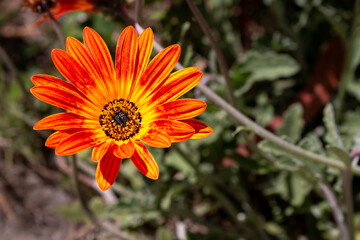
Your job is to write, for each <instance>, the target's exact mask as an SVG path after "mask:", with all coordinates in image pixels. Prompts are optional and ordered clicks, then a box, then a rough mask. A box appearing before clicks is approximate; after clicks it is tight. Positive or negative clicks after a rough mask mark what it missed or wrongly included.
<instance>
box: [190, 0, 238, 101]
mask: <svg viewBox="0 0 360 240" xmlns="http://www.w3.org/2000/svg"><path fill="white" fill-rule="evenodd" d="M186 2H187V4H188V6H189V8H190V10H191V12H192V13H193V15H194V17H195V19H196V20H197V21H198V23H199V25H200V27H201V29H202V30H203V32H204V33H205V35H206V36H207V38H208V39H209V40H210V44H211V47H212V48H213V49H214V51H215V53H216V56H217V58H216V60H217V62H218V64H219V67H220V71H221V74H222V75H223V77H224V78H225V83H226V90H227V93H228V97H229V101H230V103H231V105H232V106H235V96H234V90H233V87H232V84H231V81H230V76H229V68H228V66H227V64H226V61H225V57H224V55H223V54H222V51H221V49H220V47H219V45H218V43H217V41H216V39H215V38H214V36H213V34H212V33H211V29H210V27H209V25H208V24H207V22H206V20H205V18H204V17H203V16H202V14H201V12H200V11H199V9H198V8H197V7H196V5H195V4H194V3H193V2H192V1H191V0H186Z"/></svg>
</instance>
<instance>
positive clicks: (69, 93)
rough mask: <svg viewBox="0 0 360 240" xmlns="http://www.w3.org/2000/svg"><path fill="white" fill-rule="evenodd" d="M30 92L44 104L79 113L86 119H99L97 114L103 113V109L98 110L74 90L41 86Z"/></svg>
mask: <svg viewBox="0 0 360 240" xmlns="http://www.w3.org/2000/svg"><path fill="white" fill-rule="evenodd" d="M30 92H31V93H32V94H33V95H34V96H35V97H37V98H38V99H40V100H42V101H44V102H47V103H49V104H51V105H54V106H57V107H59V108H62V109H65V110H68V111H71V112H74V113H78V114H80V115H82V116H84V117H88V118H97V117H98V116H96V115H97V113H98V112H101V109H98V108H97V107H96V106H95V105H93V104H92V103H90V102H89V101H87V100H86V99H85V98H83V97H82V96H81V95H80V94H79V93H78V92H75V91H73V90H72V89H66V88H58V87H55V86H54V87H53V86H51V87H50V86H39V87H33V88H31V89H30Z"/></svg>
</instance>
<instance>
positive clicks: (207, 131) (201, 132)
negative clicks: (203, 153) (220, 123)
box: [181, 119, 213, 139]
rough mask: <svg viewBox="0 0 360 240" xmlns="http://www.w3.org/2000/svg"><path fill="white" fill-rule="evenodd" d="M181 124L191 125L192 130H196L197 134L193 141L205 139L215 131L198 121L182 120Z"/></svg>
mask: <svg viewBox="0 0 360 240" xmlns="http://www.w3.org/2000/svg"><path fill="white" fill-rule="evenodd" d="M181 122H184V123H186V124H189V125H190V126H191V127H192V128H194V129H195V133H194V135H193V136H192V137H191V139H199V138H204V137H207V136H210V135H211V134H212V133H213V130H212V129H211V128H210V127H209V126H207V125H206V124H205V123H202V122H200V121H198V120H195V119H186V120H181Z"/></svg>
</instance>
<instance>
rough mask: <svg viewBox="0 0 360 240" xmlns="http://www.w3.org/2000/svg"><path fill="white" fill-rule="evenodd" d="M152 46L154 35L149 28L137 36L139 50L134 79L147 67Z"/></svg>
mask: <svg viewBox="0 0 360 240" xmlns="http://www.w3.org/2000/svg"><path fill="white" fill-rule="evenodd" d="M153 44H154V34H153V31H152V30H151V28H147V29H145V30H144V31H143V32H142V33H141V34H140V36H139V50H138V54H137V59H136V65H135V73H134V76H135V77H134V79H135V81H136V80H137V79H138V78H139V77H140V76H141V75H142V74H143V72H144V71H145V68H146V67H147V65H148V63H149V59H150V55H151V51H152V48H153Z"/></svg>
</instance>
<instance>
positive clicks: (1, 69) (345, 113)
mask: <svg viewBox="0 0 360 240" xmlns="http://www.w3.org/2000/svg"><path fill="white" fill-rule="evenodd" d="M194 2H195V4H196V5H197V6H198V8H199V9H200V11H201V13H202V14H203V15H204V17H205V19H206V21H207V23H208V24H209V26H210V27H211V29H212V31H213V34H214V36H215V38H216V40H217V42H218V44H219V46H220V48H221V50H222V51H223V54H224V55H225V57H226V62H227V64H228V66H229V67H230V77H231V83H232V85H233V88H234V94H235V97H236V104H237V107H238V109H239V110H240V111H241V112H243V113H244V114H246V115H247V116H249V117H250V118H252V119H254V120H255V121H256V122H257V123H259V124H260V125H261V126H263V127H264V128H267V129H269V130H271V131H273V132H274V133H276V134H277V135H279V136H282V137H283V138H284V139H286V140H287V141H289V142H291V143H293V144H296V145H298V146H301V147H302V148H304V149H306V150H309V151H312V152H315V153H318V154H321V155H325V156H331V157H334V158H340V159H341V156H345V157H343V158H345V160H346V158H348V157H347V156H348V155H349V153H350V152H352V151H355V153H356V150H357V149H358V148H359V147H360V138H359V133H360V108H359V107H358V103H359V101H360V82H359V79H358V78H359V73H360V72H359V70H358V65H359V62H360V31H359V30H358V28H357V22H356V18H355V17H356V16H357V15H359V14H360V13H359V12H357V10H356V8H354V1H349V0H342V1H338V0H329V1H322V0H314V1H307V0H295V1H285V0H263V1H261V0H223V1H218V0H207V1H200V0H196V1H194ZM21 3H22V1H20V0H13V1H1V2H0V46H1V49H0V50H1V52H0V53H1V56H2V57H1V59H0V111H1V114H0V222H1V223H2V224H0V226H1V227H0V230H1V229H2V228H3V229H2V231H3V232H4V234H5V236H7V238H5V239H96V237H99V238H100V239H111V238H112V237H111V236H109V235H108V234H107V233H106V232H103V231H102V230H99V229H98V228H96V227H92V226H91V225H89V221H88V220H87V218H86V216H85V215H84V214H83V212H82V210H81V208H80V205H79V202H78V201H77V200H76V199H77V198H76V196H75V193H74V191H73V189H72V185H71V179H70V177H69V174H70V171H71V169H70V166H69V163H68V162H67V160H66V159H64V158H61V157H57V156H55V155H54V152H53V150H50V149H47V148H46V147H45V146H44V141H45V139H46V137H47V136H49V134H50V132H48V131H41V132H35V131H33V130H32V126H33V125H34V123H35V122H36V121H37V120H39V119H40V118H42V117H45V116H47V115H49V114H50V113H54V112H56V111H58V110H57V109H55V107H52V106H50V105H48V104H45V103H43V102H40V101H38V100H37V99H35V98H34V97H32V96H31V95H30V94H29V89H30V88H31V87H32V83H31V81H30V77H31V76H32V75H34V74H39V73H45V74H50V75H54V76H59V77H60V74H59V73H58V72H57V70H56V69H55V67H54V65H53V64H52V61H51V57H50V53H51V50H52V49H53V48H62V43H60V42H59V40H58V39H57V37H56V34H55V32H54V30H53V28H52V27H51V24H50V23H48V22H46V21H45V22H43V23H42V24H40V25H34V23H35V22H36V20H37V19H38V18H39V17H40V16H39V15H37V14H35V13H32V12H31V11H30V10H29V9H26V8H21ZM134 9H135V2H134V1H131V0H129V1H127V2H126V3H125V5H124V8H123V10H124V11H125V12H127V14H129V15H130V16H134ZM354 16H355V17H354ZM354 18H355V20H354ZM59 22H60V26H61V28H62V30H63V31H64V33H65V35H66V36H72V37H75V38H77V39H79V40H82V30H83V28H84V27H85V26H90V27H92V28H94V29H95V30H96V31H97V32H98V33H99V34H100V35H101V36H102V37H103V38H104V40H105V41H106V43H107V44H108V46H109V49H110V51H111V52H112V54H113V56H114V51H115V46H116V41H117V38H118V36H119V34H120V33H121V31H122V29H123V28H124V27H126V26H127V23H126V22H125V21H124V20H123V19H122V18H121V17H119V16H116V14H115V13H112V12H111V11H109V10H108V11H105V12H101V11H100V12H98V13H85V12H73V13H69V14H67V15H65V16H63V17H61V18H60V19H59ZM139 23H140V25H142V26H143V27H151V28H152V29H153V31H154V33H155V38H156V40H157V41H158V42H159V43H160V44H162V45H163V46H168V45H170V44H174V43H178V44H180V45H181V48H182V55H181V59H180V62H181V63H182V64H183V65H184V66H199V67H200V68H201V69H202V70H203V71H204V72H206V73H207V74H206V75H205V77H204V78H203V80H202V82H201V83H200V84H206V85H207V86H209V87H210V88H212V89H213V90H214V91H216V92H217V93H218V94H219V95H221V96H223V97H224V98H225V99H227V96H226V88H225V83H224V79H223V77H222V76H221V74H220V71H219V67H218V65H217V61H216V59H217V56H216V54H215V52H214V50H212V48H211V46H210V42H209V40H208V38H207V37H206V36H205V35H204V34H203V32H202V30H201V28H200V26H199V25H198V23H197V22H196V21H195V20H194V17H193V16H192V13H191V11H190V10H189V8H188V6H187V4H186V2H185V1H183V0H172V1H170V0H147V1H142V4H141V14H140V19H139ZM4 52H5V53H6V54H4ZM155 54H156V52H155V51H153V56H154V55H155ZM6 55H8V56H9V57H10V59H9V60H6ZM9 63H10V66H9ZM11 63H12V64H13V66H11ZM346 74H350V77H349V79H350V80H349V81H347V83H346V84H345V85H344V86H342V84H341V83H340V82H342V81H344V80H343V79H344V78H345V77H347V76H348V75H346ZM340 88H343V90H344V91H345V92H346V93H347V94H346V95H345V99H344V100H340V99H339V92H340V91H342V90H340ZM24 90H25V91H24ZM187 96H188V97H195V98H200V99H203V100H205V101H207V103H208V108H207V110H206V111H205V112H204V113H203V114H202V115H201V116H200V117H199V119H200V120H201V121H203V122H205V123H206V124H208V125H209V126H211V127H212V128H213V129H214V133H213V134H212V135H211V136H210V137H208V138H205V139H200V140H189V141H186V142H183V143H176V144H173V146H172V147H171V148H170V149H151V150H150V151H151V152H152V154H153V155H154V157H155V159H156V160H157V162H158V164H159V168H160V178H159V180H157V181H152V180H149V179H147V178H146V177H144V176H143V175H142V174H140V173H139V172H138V171H137V170H136V168H135V167H134V166H133V164H132V163H131V162H130V161H128V160H124V161H123V163H122V166H121V169H120V174H119V176H118V178H117V181H116V184H115V185H114V186H113V187H112V188H111V189H110V190H108V191H107V192H106V193H101V192H99V191H98V190H97V187H96V184H95V183H94V172H95V166H96V165H95V164H94V163H93V162H92V161H91V151H90V150H88V151H84V152H81V153H80V154H78V158H79V159H80V160H81V161H79V167H80V176H79V179H80V182H81V185H82V193H83V194H84V195H85V196H86V199H87V201H88V204H89V206H90V208H91V209H92V210H93V211H94V212H95V213H96V215H97V216H98V217H99V218H101V219H109V220H111V221H112V222H113V223H115V224H116V226H118V227H119V228H120V229H122V231H125V232H127V233H128V234H130V235H131V236H134V237H135V238H136V239H157V240H170V239H180V240H182V239H204V240H205V239H279V240H285V239H298V240H300V239H301V240H305V239H315V240H333V239H343V238H342V237H341V236H340V232H339V229H338V227H337V225H336V223H335V221H334V218H333V214H332V210H331V207H330V204H329V202H328V200H327V199H326V198H325V197H324V194H323V192H322V190H321V184H325V185H326V186H329V187H330V189H331V190H332V191H333V193H334V195H335V197H336V199H337V200H338V202H339V210H341V211H343V212H346V211H345V209H346V204H345V203H344V190H346V189H344V187H343V182H342V181H343V180H342V172H341V171H337V170H334V169H332V168H329V167H326V166H324V165H320V164H315V163H312V162H308V161H304V160H302V159H298V158H296V157H294V156H291V155H289V154H287V153H285V152H283V151H282V150H281V149H279V148H277V147H275V146H274V145H272V144H271V143H270V142H268V141H267V140H264V139H260V138H258V137H255V136H254V134H253V132H252V131H249V130H248V129H246V128H242V127H236V124H235V122H234V120H233V119H231V118H230V117H229V116H228V115H227V113H226V112H225V111H224V110H222V109H220V108H219V107H217V106H216V105H214V104H213V103H212V102H210V101H208V100H207V99H206V97H205V96H203V95H202V94H201V92H199V91H197V90H196V89H195V90H193V91H191V92H190V93H188V94H187ZM339 101H343V104H341V103H339ZM341 105H342V107H339V106H341ZM333 106H335V107H333ZM240 132H242V133H245V135H248V136H249V137H250V138H252V139H253V140H254V141H255V142H256V143H257V144H258V146H259V147H260V148H261V149H262V150H263V151H265V152H267V153H269V154H270V155H271V156H272V157H274V158H275V159H276V162H275V164H274V163H271V162H268V161H266V159H264V158H263V157H262V156H260V155H259V154H256V153H254V152H252V151H251V150H250V149H249V147H248V145H247V143H246V141H245V140H244V138H243V136H244V135H241V134H240ZM339 139H340V140H339ZM339 144H340V145H339ZM342 144H343V148H341V147H342V146H341V145H342ZM328 146H330V147H328ZM355 153H354V154H355ZM354 156H355V158H356V154H355V155H351V157H354ZM355 160H356V159H355ZM355 164H356V162H355ZM359 183H360V181H359V178H357V177H354V179H353V187H351V185H350V187H351V189H350V190H351V191H353V198H352V199H351V200H352V201H353V204H354V221H355V234H356V235H360V209H359V207H358V206H360V195H359V193H360V188H359V187H358V186H359ZM345 187H346V186H345ZM348 190H349V189H348ZM32 236H34V238H31V237H32ZM35 236H36V237H35Z"/></svg>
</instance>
